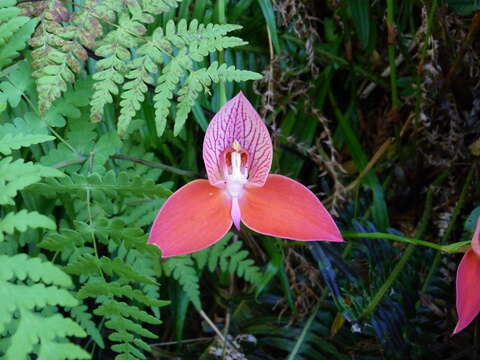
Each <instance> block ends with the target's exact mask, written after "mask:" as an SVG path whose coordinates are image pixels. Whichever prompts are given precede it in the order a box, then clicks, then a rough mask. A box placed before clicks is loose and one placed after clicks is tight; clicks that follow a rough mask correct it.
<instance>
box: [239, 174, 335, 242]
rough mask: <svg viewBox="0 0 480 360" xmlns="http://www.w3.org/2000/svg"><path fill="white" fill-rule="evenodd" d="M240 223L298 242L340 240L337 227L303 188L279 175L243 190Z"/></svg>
mask: <svg viewBox="0 0 480 360" xmlns="http://www.w3.org/2000/svg"><path fill="white" fill-rule="evenodd" d="M240 209H241V214H242V221H243V222H244V224H245V225H246V226H248V227H249V228H250V229H252V230H255V231H256V232H259V233H261V234H265V235H271V236H277V237H281V238H286V239H292V240H301V241H315V240H325V241H343V239H342V236H341V235H340V232H339V231H338V228H337V225H335V222H334V221H333V219H332V217H331V216H330V214H329V213H328V211H327V210H326V209H325V208H324V207H323V205H322V203H321V202H320V200H318V198H317V197H316V196H315V195H314V194H313V193H312V192H311V191H310V190H308V189H307V188H306V187H305V186H303V185H302V184H300V183H299V182H296V181H295V180H292V179H290V178H288V177H286V176H282V175H269V176H268V178H267V181H266V182H265V185H264V186H263V187H259V188H249V189H246V191H245V193H244V194H243V196H242V199H241V200H240Z"/></svg>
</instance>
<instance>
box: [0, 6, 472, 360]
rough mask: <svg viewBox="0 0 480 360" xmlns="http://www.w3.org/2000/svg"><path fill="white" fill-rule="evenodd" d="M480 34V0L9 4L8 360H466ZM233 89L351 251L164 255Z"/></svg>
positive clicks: (4, 290) (251, 244)
mask: <svg viewBox="0 0 480 360" xmlns="http://www.w3.org/2000/svg"><path fill="white" fill-rule="evenodd" d="M479 29H480V4H479V3H478V1H474V0H472V1H461V0H432V1H426V2H421V1H413V0H405V1H401V2H396V1H393V0H386V1H367V0H365V1H364V0H344V1H336V0H330V1H324V2H322V1H313V0H307V1H299V0H257V1H253V0H138V1H137V0H135V1H134V0H72V1H63V0H37V1H25V0H1V1H0V359H6V360H24V359H38V360H52V359H119V360H130V359H131V360H134V359H168V358H177V359H210V358H213V359H283V358H285V359H292V360H293V359H316V360H318V359H352V358H355V359H384V358H387V359H395V358H399V359H406V358H408V359H440V358H441V359H460V358H474V356H475V353H477V352H478V341H479V339H478V325H477V324H476V323H473V324H472V325H471V326H470V327H469V328H468V329H466V330H465V331H463V332H462V333H461V334H459V335H456V336H454V337H451V333H452V331H453V328H454V326H455V322H456V313H455V282H454V278H455V270H456V267H457V264H458V261H459V260H460V255H459V254H456V252H462V251H464V250H465V248H466V245H468V243H463V242H461V241H468V240H469V239H470V237H471V233H472V231H473V229H474V226H475V225H474V224H475V221H476V218H477V217H478V216H479V215H480V182H479V181H478V179H479V171H480V166H479V161H478V159H479V156H480V100H479V99H480V90H479V89H480V83H479V78H480V65H479V64H480V55H479V54H480V42H479V38H478V30H479ZM240 90H241V91H243V92H244V94H245V95H246V97H247V98H248V99H249V100H250V101H251V102H252V104H254V106H255V107H256V109H257V111H258V112H259V113H260V114H261V115H262V117H263V118H264V119H265V121H266V123H267V126H268V127H269V130H270V133H271V136H272V141H273V144H274V159H273V166H272V172H274V173H279V174H283V175H287V176H290V177H292V178H295V179H297V180H298V181H301V182H302V183H303V184H305V185H306V186H308V187H309V188H310V189H312V191H314V192H315V193H316V194H317V195H318V196H319V198H320V199H321V200H322V202H323V203H324V204H325V205H326V207H327V208H328V209H329V210H330V212H331V213H332V214H333V215H334V216H335V220H336V222H337V224H338V225H339V228H340V229H341V230H342V232H343V235H344V237H345V239H346V240H347V241H346V242H345V243H343V244H327V243H322V242H315V243H300V242H292V241H290V242H287V241H284V240H282V239H276V238H270V237H267V236H263V235H259V234H256V233H253V232H251V231H249V230H248V229H247V228H245V227H242V228H241V230H240V231H237V230H234V229H233V228H232V230H231V231H230V232H229V233H228V234H227V235H226V236H225V237H224V238H223V239H222V240H221V241H220V242H218V243H217V244H215V245H214V246H212V247H210V248H207V249H204V250H202V251H199V252H197V253H194V254H192V255H185V256H180V257H173V258H169V259H162V258H161V252H160V250H159V249H158V248H157V247H155V246H153V245H150V244H147V237H148V232H149V229H150V227H151V224H152V222H153V220H154V218H155V215H156V213H157V211H158V210H159V209H160V207H161V206H162V204H163V203H164V202H165V200H166V199H167V198H168V197H169V196H170V195H171V194H172V193H173V192H174V191H175V190H177V189H178V188H179V187H181V186H182V185H183V184H185V183H186V182H188V181H190V180H192V179H195V178H198V177H205V169H204V168H203V162H202V160H201V157H202V152H201V149H202V142H203V137H204V134H205V129H206V127H207V125H208V123H209V121H210V119H211V118H212V117H213V114H214V113H215V112H216V111H218V109H219V108H220V107H221V105H222V104H224V103H225V101H226V100H228V99H230V98H232V97H233V96H234V95H235V94H236V93H237V92H238V91H240ZM470 356H471V357H470Z"/></svg>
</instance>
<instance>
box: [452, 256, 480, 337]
mask: <svg viewBox="0 0 480 360" xmlns="http://www.w3.org/2000/svg"><path fill="white" fill-rule="evenodd" d="M478 279H480V258H479V257H478V256H477V255H476V253H475V252H474V251H473V250H472V249H468V251H467V252H466V253H465V255H463V258H462V261H461V262H460V265H459V266H458V269H457V314H458V322H457V326H456V327H455V330H454V331H453V333H454V334H457V333H458V332H460V331H462V330H463V329H464V328H465V327H467V325H468V324H470V322H471V321H472V320H473V319H474V318H475V316H477V314H478V313H479V312H480V282H479V281H478Z"/></svg>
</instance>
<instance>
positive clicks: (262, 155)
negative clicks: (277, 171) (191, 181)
mask: <svg viewBox="0 0 480 360" xmlns="http://www.w3.org/2000/svg"><path fill="white" fill-rule="evenodd" d="M235 140H236V141H238V142H239V143H240V146H241V147H242V148H243V149H245V150H246V151H247V152H248V164H247V166H248V173H249V179H248V180H249V183H251V184H252V185H253V186H262V185H263V184H264V183H265V180H266V179H267V176H268V173H269V172H270V167H271V166H272V141H271V139H270V135H269V134H268V130H267V127H266V126H265V123H264V122H263V120H262V119H261V118H260V116H259V115H258V113H257V112H256V111H255V109H254V108H253V106H252V104H250V102H249V101H248V100H247V98H246V97H245V96H244V95H243V93H242V92H240V93H238V95H237V96H235V97H234V98H233V99H231V100H230V101H228V102H227V103H226V104H225V105H223V106H222V108H221V109H220V111H219V112H218V113H217V114H216V115H215V116H214V118H213V119H212V121H211V122H210V124H209V125H208V128H207V132H206V134H205V139H204V141H203V161H204V162H205V167H206V169H207V174H208V180H209V181H210V184H212V185H218V183H219V182H222V181H223V168H222V167H221V165H220V162H219V160H220V158H221V155H222V153H223V152H224V150H225V149H227V148H228V147H230V146H231V145H232V143H233V142H234V141H235Z"/></svg>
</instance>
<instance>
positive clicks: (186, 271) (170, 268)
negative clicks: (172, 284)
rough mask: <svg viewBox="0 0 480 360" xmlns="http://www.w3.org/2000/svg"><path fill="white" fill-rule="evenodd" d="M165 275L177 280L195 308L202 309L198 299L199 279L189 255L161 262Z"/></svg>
mask: <svg viewBox="0 0 480 360" xmlns="http://www.w3.org/2000/svg"><path fill="white" fill-rule="evenodd" d="M162 269H163V270H164V271H165V275H166V276H169V277H173V278H174V279H175V280H177V281H178V282H179V283H180V285H181V286H182V289H183V290H184V291H185V293H186V294H187V296H188V297H189V299H190V301H191V302H192V304H193V305H194V306H195V308H196V309H197V310H201V309H202V303H201V301H200V285H199V282H200V279H199V277H198V272H197V269H196V268H195V266H194V263H193V260H192V258H191V257H190V256H182V257H175V258H171V259H168V260H167V261H165V262H164V263H163V264H162Z"/></svg>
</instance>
